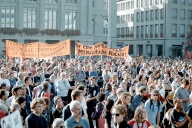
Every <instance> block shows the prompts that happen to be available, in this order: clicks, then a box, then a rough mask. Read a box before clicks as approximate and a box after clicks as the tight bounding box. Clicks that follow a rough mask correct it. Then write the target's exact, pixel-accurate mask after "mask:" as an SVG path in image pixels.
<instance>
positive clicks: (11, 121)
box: [1, 110, 23, 128]
mask: <svg viewBox="0 0 192 128" xmlns="http://www.w3.org/2000/svg"><path fill="white" fill-rule="evenodd" d="M1 127H2V128H22V127H23V125H22V121H21V115H20V113H19V111H18V110H17V111H15V112H13V113H11V114H9V115H7V116H6V117H4V118H2V119H1Z"/></svg>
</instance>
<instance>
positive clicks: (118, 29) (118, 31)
mask: <svg viewBox="0 0 192 128" xmlns="http://www.w3.org/2000/svg"><path fill="white" fill-rule="evenodd" d="M119 35H120V28H117V36H119Z"/></svg>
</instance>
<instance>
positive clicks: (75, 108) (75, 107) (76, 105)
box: [70, 100, 82, 117]
mask: <svg viewBox="0 0 192 128" xmlns="http://www.w3.org/2000/svg"><path fill="white" fill-rule="evenodd" d="M70 111H71V113H72V115H73V116H75V117H81V116H82V106H81V103H80V102H79V101H77V100H74V101H71V103H70Z"/></svg>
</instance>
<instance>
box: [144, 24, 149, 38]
mask: <svg viewBox="0 0 192 128" xmlns="http://www.w3.org/2000/svg"><path fill="white" fill-rule="evenodd" d="M148 36H149V26H148V25H145V37H148Z"/></svg>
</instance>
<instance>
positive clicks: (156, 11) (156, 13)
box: [155, 9, 159, 20]
mask: <svg viewBox="0 0 192 128" xmlns="http://www.w3.org/2000/svg"><path fill="white" fill-rule="evenodd" d="M155 19H156V20H158V19H159V9H156V10H155Z"/></svg>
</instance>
